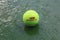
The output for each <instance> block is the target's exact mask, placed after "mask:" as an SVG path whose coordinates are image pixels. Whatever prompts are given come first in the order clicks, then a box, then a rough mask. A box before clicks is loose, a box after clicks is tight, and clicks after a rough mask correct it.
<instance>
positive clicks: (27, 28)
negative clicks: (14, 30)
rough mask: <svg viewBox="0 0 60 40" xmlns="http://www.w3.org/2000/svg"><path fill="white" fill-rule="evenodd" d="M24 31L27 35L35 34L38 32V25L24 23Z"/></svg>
mask: <svg viewBox="0 0 60 40" xmlns="http://www.w3.org/2000/svg"><path fill="white" fill-rule="evenodd" d="M24 31H25V32H26V33H27V34H28V35H36V34H38V33H39V25H35V26H26V25H25V28H24Z"/></svg>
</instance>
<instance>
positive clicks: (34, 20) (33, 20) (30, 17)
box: [23, 10, 39, 26]
mask: <svg viewBox="0 0 60 40" xmlns="http://www.w3.org/2000/svg"><path fill="white" fill-rule="evenodd" d="M23 22H24V23H25V25H28V26H35V25H36V24H38V22H39V15H38V13H37V12H36V11H34V10H28V11H26V12H25V13H24V15H23Z"/></svg>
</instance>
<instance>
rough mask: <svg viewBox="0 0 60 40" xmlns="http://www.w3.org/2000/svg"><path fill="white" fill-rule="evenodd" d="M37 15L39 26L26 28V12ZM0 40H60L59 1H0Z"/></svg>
mask: <svg viewBox="0 0 60 40" xmlns="http://www.w3.org/2000/svg"><path fill="white" fill-rule="evenodd" d="M30 9H32V10H35V11H37V12H38V13H39V16H40V20H39V24H38V25H37V26H35V27H34V28H31V27H30V28H28V27H26V26H25V25H24V24H23V21H22V17H23V14H24V13H25V12H26V11H27V10H30ZM0 40H60V0H0Z"/></svg>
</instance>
